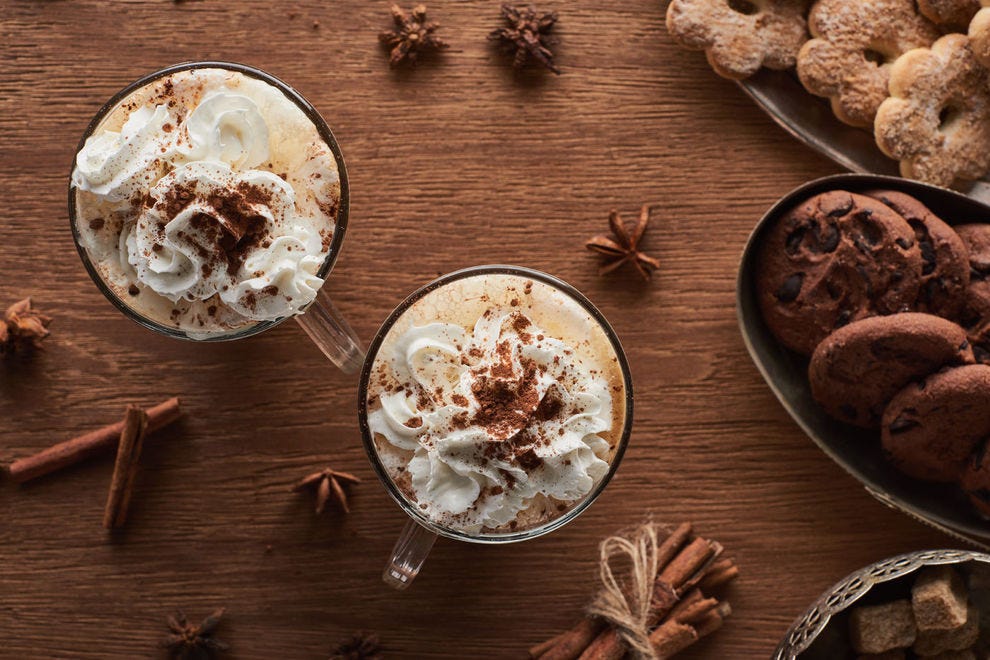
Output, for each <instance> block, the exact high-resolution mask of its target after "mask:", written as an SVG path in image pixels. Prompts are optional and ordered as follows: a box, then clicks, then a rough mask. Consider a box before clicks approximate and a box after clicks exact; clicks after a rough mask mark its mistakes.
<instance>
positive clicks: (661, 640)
mask: <svg viewBox="0 0 990 660" xmlns="http://www.w3.org/2000/svg"><path fill="white" fill-rule="evenodd" d="M696 641H698V631H697V630H695V629H694V628H693V627H692V626H689V625H687V624H685V623H678V622H677V621H673V620H668V621H664V622H663V623H662V624H661V625H660V626H659V627H657V629H656V630H654V631H653V632H652V633H650V642H651V643H652V644H653V651H654V652H655V653H656V654H657V657H658V658H669V657H671V656H673V655H674V654H676V653H679V652H680V651H683V650H684V649H686V648H687V647H689V646H691V645H692V644H694V643H695V642H696Z"/></svg>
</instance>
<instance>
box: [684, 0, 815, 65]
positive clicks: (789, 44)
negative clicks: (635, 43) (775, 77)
mask: <svg viewBox="0 0 990 660" xmlns="http://www.w3.org/2000/svg"><path fill="white" fill-rule="evenodd" d="M810 2H811V0H751V1H750V2H747V3H735V4H736V7H733V3H730V2H728V1H727V0H672V2H671V3H670V5H669V6H668V7H667V31H668V32H670V34H671V35H672V36H673V37H674V38H675V39H676V40H677V41H678V43H680V44H681V45H683V46H686V47H687V48H692V49H695V50H704V51H705V54H706V56H707V57H708V62H709V64H711V66H712V68H713V69H714V70H715V72H716V73H718V74H719V75H721V76H724V77H726V78H732V79H740V78H746V77H748V76H751V75H752V74H754V73H756V72H757V71H758V70H759V69H760V67H762V66H766V67H768V68H770V69H789V68H791V67H793V66H794V63H795V59H796V57H797V52H798V49H799V48H800V47H801V44H803V43H804V42H805V41H806V40H807V38H808V31H807V27H806V23H805V18H804V15H805V11H806V10H807V7H808V5H809V4H810ZM743 10H745V11H743ZM750 10H751V11H750Z"/></svg>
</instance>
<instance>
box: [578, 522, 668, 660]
mask: <svg viewBox="0 0 990 660" xmlns="http://www.w3.org/2000/svg"><path fill="white" fill-rule="evenodd" d="M667 535H668V531H667V530H666V529H665V528H664V527H662V526H660V525H658V524H656V523H653V522H652V521H647V522H645V523H643V524H642V525H640V526H639V527H636V528H635V529H633V530H630V531H626V532H625V533H623V532H619V533H618V534H616V535H615V536H610V537H608V538H607V539H605V540H604V541H602V543H601V545H600V546H599V553H600V554H599V560H598V561H599V574H600V575H601V580H602V590H601V591H600V592H598V595H597V596H596V597H595V599H594V601H592V603H591V605H590V606H589V607H588V613H589V614H590V615H592V616H598V617H601V618H603V619H605V620H606V621H608V622H609V623H610V624H612V626H613V627H614V628H615V631H616V632H617V633H618V635H619V636H620V637H621V638H622V640H623V641H625V642H626V644H628V645H629V650H630V651H631V652H632V653H633V654H634V655H635V656H636V657H639V658H645V659H647V660H656V659H657V654H656V652H655V651H654V649H653V645H652V644H651V643H650V630H649V627H648V626H649V623H648V621H649V618H650V613H651V610H652V609H653V597H654V589H655V588H656V587H655V584H656V580H657V573H658V572H659V570H660V568H661V567H660V566H659V561H658V559H659V558H658V555H657V548H658V546H659V544H660V541H661V540H662V538H664V537H666V536H667ZM613 566H614V568H613ZM622 569H624V572H626V573H628V575H626V576H624V579H618V578H616V573H617V572H619V571H620V570H622ZM661 586H662V585H661Z"/></svg>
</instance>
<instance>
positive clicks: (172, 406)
mask: <svg viewBox="0 0 990 660" xmlns="http://www.w3.org/2000/svg"><path fill="white" fill-rule="evenodd" d="M145 412H146V413H147V415H148V432H149V433H151V432H153V431H157V430H158V429H160V428H163V427H165V426H167V425H169V424H171V423H172V422H174V421H175V420H176V419H178V418H179V415H180V412H181V411H180V410H179V399H178V398H176V397H173V398H171V399H169V400H168V401H165V402H163V403H160V404H158V405H157V406H154V407H152V408H148V409H147V410H146V411H145ZM123 430H124V422H123V421H119V422H116V423H114V424H110V425H109V426H104V427H103V428H101V429H97V430H95V431H90V432H89V433H85V434H83V435H80V436H78V437H76V438H73V439H71V440H66V441H65V442H61V443H59V444H57V445H55V446H53V447H49V448H48V449H45V450H43V451H40V452H38V453H37V454H34V455H33V456H28V457H26V458H22V459H20V460H17V461H14V462H13V463H11V465H10V467H9V468H8V471H9V473H10V478H11V479H13V480H14V481H16V482H17V483H24V482H25V481H29V480H31V479H35V478H37V477H40V476H43V475H46V474H49V473H50V472H54V471H56V470H60V469H62V468H64V467H67V466H69V465H73V464H74V463H78V462H79V461H82V460H84V459H87V458H89V457H91V456H95V455H96V454H99V453H101V452H103V451H107V450H109V449H111V448H113V447H114V446H116V445H117V443H118V441H119V439H120V434H121V432H122V431H123Z"/></svg>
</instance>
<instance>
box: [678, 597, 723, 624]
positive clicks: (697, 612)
mask: <svg viewBox="0 0 990 660" xmlns="http://www.w3.org/2000/svg"><path fill="white" fill-rule="evenodd" d="M717 607H718V601H717V600H715V599H714V598H701V599H699V600H696V601H694V602H692V603H691V604H690V605H687V606H685V607H683V608H680V610H678V609H677V608H675V609H674V610H673V611H672V612H671V613H670V616H669V617H668V619H667V620H668V621H676V622H678V623H687V624H694V623H697V622H698V621H701V620H702V619H704V618H705V617H706V616H707V615H708V613H709V612H711V611H712V610H714V609H716V608H717Z"/></svg>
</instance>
